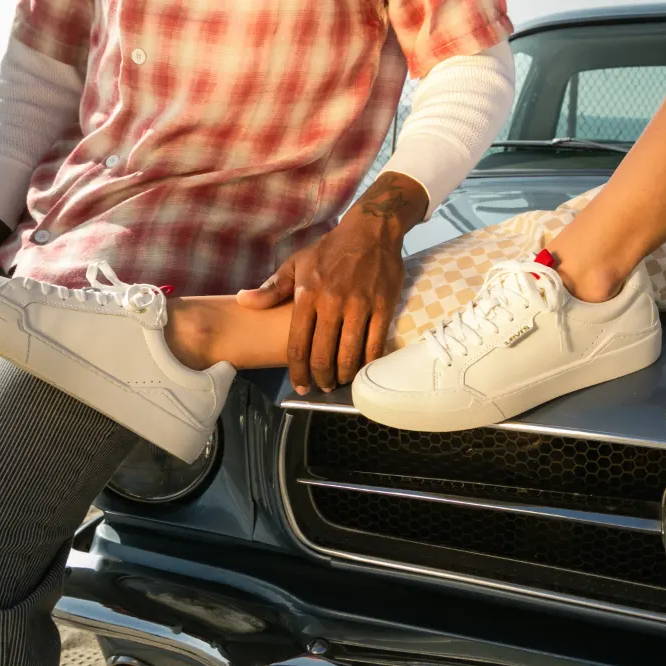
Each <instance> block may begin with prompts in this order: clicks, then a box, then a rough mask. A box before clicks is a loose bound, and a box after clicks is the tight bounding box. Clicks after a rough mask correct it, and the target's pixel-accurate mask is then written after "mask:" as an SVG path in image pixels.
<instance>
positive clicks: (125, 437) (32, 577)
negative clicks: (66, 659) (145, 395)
mask: <svg viewBox="0 0 666 666" xmlns="http://www.w3.org/2000/svg"><path fill="white" fill-rule="evenodd" d="M136 441H137V437H136V435H133V434H132V433H130V432H128V431H127V430H125V429H124V428H122V427H121V426H119V425H118V424H116V423H114V422H113V421H111V420H110V419H108V418H106V417H105V416H102V415H101V414H99V413H98V412H96V411H94V410H93V409H90V408H89V407H87V406H85V405H83V404H81V403H80V402H78V401H76V400H74V399H73V398H70V397H69V396H67V395H65V394H64V393H62V392H60V391H58V390H57V389H54V388H53V387H51V386H49V385H47V384H45V383H44V382H42V381H40V380H38V379H35V378H34V377H32V376H31V375H29V374H27V373H25V372H23V371H22V370H19V369H18V368H16V366H14V365H13V364H11V363H9V362H8V361H6V360H4V359H0V666H57V665H58V663H59V657H60V639H59V637H58V632H57V630H56V628H55V625H54V624H53V622H52V620H51V611H52V609H53V607H54V606H55V604H56V603H57V601H58V598H59V597H60V595H61V592H62V583H63V576H64V569H65V563H66V561H67V554H68V551H69V547H70V542H71V539H72V536H73V534H74V531H75V530H76V528H77V526H78V525H79V524H80V523H81V521H82V520H83V518H84V517H85V515H86V512H87V510H88V507H89V506H90V503H91V502H92V500H93V499H94V498H95V496H96V495H97V494H98V493H99V492H100V490H101V489H102V488H103V487H104V485H105V484H106V483H107V481H108V480H109V478H110V477H111V475H112V474H113V472H114V470H115V469H116V468H117V467H118V465H119V464H120V463H121V461H122V460H123V458H124V457H125V456H126V455H127V453H128V452H129V451H130V449H131V448H132V446H133V445H134V444H135V443H136Z"/></svg>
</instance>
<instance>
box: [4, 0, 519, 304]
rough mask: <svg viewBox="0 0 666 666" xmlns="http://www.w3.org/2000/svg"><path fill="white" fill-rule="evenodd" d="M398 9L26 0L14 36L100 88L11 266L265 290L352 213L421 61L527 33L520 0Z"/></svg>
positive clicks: (395, 2) (47, 180) (36, 185)
mask: <svg viewBox="0 0 666 666" xmlns="http://www.w3.org/2000/svg"><path fill="white" fill-rule="evenodd" d="M387 4H388V7H386V6H385V3H384V2H383V0H280V1H279V2H277V1H276V0H243V1H242V2H229V3H220V2H219V0H198V1H197V2H191V1H190V0H97V1H96V2H94V3H93V2H91V0H21V1H20V3H19V7H18V11H17V20H16V22H15V26H14V34H15V36H16V37H17V38H18V39H20V40H21V41H23V42H24V43H25V44H27V45H28V46H30V47H32V48H34V49H36V50H39V51H41V52H43V53H45V54H47V55H49V56H51V57H53V58H56V59H58V60H61V61H63V62H66V63H69V64H72V65H74V66H77V67H79V68H80V69H81V71H82V73H84V74H85V88H84V91H83V96H82V101H81V108H80V126H79V125H77V126H76V127H73V128H72V129H71V131H69V132H68V133H67V135H66V136H65V137H63V138H62V139H61V140H59V141H58V142H57V143H56V144H55V145H54V146H53V147H52V149H51V150H50V151H49V153H48V154H47V155H45V156H44V158H43V160H42V162H41V164H40V165H39V167H38V168H37V170H36V171H35V173H34V177H33V179H32V183H31V187H30V191H29V194H28V207H27V211H26V215H25V216H24V218H23V219H22V220H21V222H20V224H19V226H18V228H17V230H16V231H15V233H13V234H12V235H11V236H10V237H9V239H8V240H7V241H6V242H5V243H4V244H3V245H2V246H0V266H2V268H3V269H4V270H5V271H7V270H9V268H10V267H11V266H15V267H16V268H15V274H16V275H26V276H32V277H35V278H37V279H41V280H47V281H49V282H54V283H58V284H64V285H68V286H72V287H78V286H82V285H83V284H84V274H85V267H86V266H87V264H88V263H89V262H90V261H92V260H95V259H107V260H108V261H109V262H110V263H111V265H112V266H114V267H115V268H116V269H117V272H118V275H119V276H120V278H121V279H123V280H125V281H128V282H150V283H157V284H163V283H167V284H175V285H177V287H178V293H179V294H195V293H196V294H211V293H228V292H233V291H235V290H237V289H239V288H241V287H251V286H255V285H257V284H259V283H260V282H261V281H262V280H264V279H265V278H266V276H267V275H269V274H270V273H271V272H272V271H273V270H274V269H275V268H276V267H277V265H279V263H280V262H281V261H282V260H283V259H285V258H286V257H287V256H288V255H289V254H290V253H291V252H293V251H294V250H296V249H298V248H299V247H302V246H304V245H305V244H307V243H309V242H310V241H311V240H314V238H316V237H317V236H319V235H320V234H322V233H323V232H325V231H327V230H329V229H331V228H332V227H333V226H334V225H335V223H336V222H337V217H336V216H337V215H338V214H339V212H340V211H341V210H343V209H344V207H345V205H346V204H347V203H348V202H349V200H350V198H351V197H352V195H353V193H354V191H355V189H356V187H357V186H358V183H359V182H360V180H361V178H362V177H363V174H364V173H365V172H366V171H367V169H368V168H369V166H370V165H371V163H372V161H373V159H374V158H375V156H376V154H377V151H378V149H379V147H380V145H381V143H382V140H383V138H384V135H385V133H386V130H387V128H388V127H389V124H390V122H391V118H392V116H393V113H394V111H395V108H396V105H397V101H398V98H399V95H400V91H401V88H402V84H403V82H404V77H405V73H406V71H405V69H406V68H405V65H406V62H407V63H409V67H410V71H411V73H412V74H413V75H414V76H421V75H423V74H424V73H425V72H426V71H427V69H429V67H430V66H432V64H434V63H435V62H437V61H439V60H442V59H443V58H445V57H448V56H451V55H455V54H460V53H474V52H476V51H479V50H481V49H483V48H487V47H489V46H491V45H493V44H495V43H497V42H498V41H500V40H501V39H503V38H505V37H506V35H507V34H508V33H509V32H510V29H511V24H510V22H509V20H508V18H507V17H506V8H505V1H504V0H389V1H388V3H387ZM391 25H392V26H393V28H394V30H392V29H390V26H391ZM109 158H111V159H109ZM37 231H48V232H49V234H48V235H47V234H44V233H42V234H38V235H37V236H35V232H37ZM45 237H47V242H44V238H45ZM37 241H42V244H39V243H38V242H37Z"/></svg>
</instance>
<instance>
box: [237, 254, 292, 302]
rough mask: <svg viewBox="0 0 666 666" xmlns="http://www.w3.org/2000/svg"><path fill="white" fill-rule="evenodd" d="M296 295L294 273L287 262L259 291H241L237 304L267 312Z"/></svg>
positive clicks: (238, 294) (289, 262)
mask: <svg viewBox="0 0 666 666" xmlns="http://www.w3.org/2000/svg"><path fill="white" fill-rule="evenodd" d="M293 295H294V271H293V268H292V264H291V261H287V262H285V263H284V264H282V266H280V268H278V270H277V271H276V272H275V273H273V275H271V276H270V277H269V278H268V279H267V280H266V282H264V283H263V284H262V285H261V286H260V287H258V288H257V289H241V290H240V291H239V292H238V293H237V294H236V302H237V303H238V305H241V306H242V307H244V308H253V309H255V310H265V309H266V308H272V307H273V306H274V305H277V304H278V303H282V301H285V300H287V299H288V298H291V297H292V296H293Z"/></svg>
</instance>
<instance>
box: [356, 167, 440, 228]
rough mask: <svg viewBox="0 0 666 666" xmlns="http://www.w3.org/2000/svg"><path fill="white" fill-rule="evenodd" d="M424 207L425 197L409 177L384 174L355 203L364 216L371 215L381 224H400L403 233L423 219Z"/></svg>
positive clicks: (419, 187) (426, 200)
mask: <svg viewBox="0 0 666 666" xmlns="http://www.w3.org/2000/svg"><path fill="white" fill-rule="evenodd" d="M427 205H428V197H427V193H426V192H425V191H424V190H423V188H422V187H421V185H420V184H418V183H417V182H416V181H414V180H412V179H410V178H409V177H407V176H405V175H403V174H398V173H391V172H386V173H384V174H382V175H381V176H380V177H379V178H378V179H377V180H376V181H375V182H374V183H373V184H372V185H371V186H370V187H369V188H368V190H367V191H366V192H365V194H364V195H363V196H362V197H361V198H360V199H359V200H358V202H357V206H358V207H359V209H360V212H361V213H363V214H364V215H372V216H373V217H377V218H380V219H381V220H382V221H384V222H388V221H389V220H391V219H397V220H400V221H401V222H402V223H403V225H404V226H405V227H406V229H409V228H411V227H412V226H413V225H414V224H416V223H417V222H418V221H420V220H421V219H422V218H423V213H424V211H425V208H426V207H427Z"/></svg>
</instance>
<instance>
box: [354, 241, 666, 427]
mask: <svg viewBox="0 0 666 666" xmlns="http://www.w3.org/2000/svg"><path fill="white" fill-rule="evenodd" d="M546 255H547V256H546ZM549 256H550V255H548V253H547V252H546V253H545V254H544V253H543V252H542V253H540V255H538V257H537V259H539V261H537V260H536V259H535V260H534V261H525V262H521V261H505V262H501V263H499V264H497V265H496V266H494V267H493V268H492V269H491V270H490V271H489V273H488V275H487V276H486V279H485V282H484V284H483V286H482V288H481V290H480V292H479V293H478V295H477V297H476V298H475V299H474V300H473V301H472V302H471V303H469V304H468V305H467V307H466V308H465V309H464V310H463V311H462V312H461V313H457V314H456V315H455V316H454V317H453V318H452V319H451V320H450V321H449V322H447V323H443V324H440V325H438V326H437V327H436V328H435V329H433V330H431V331H428V332H427V333H426V334H425V335H424V337H423V338H422V339H421V340H420V341H419V342H417V343H415V344H412V345H409V346H407V347H404V348H403V349H399V350H398V351H395V352H393V353H392V354H389V355H388V356H385V357H383V358H380V359H378V360H377V361H374V362H372V363H370V364H368V365H367V366H365V367H364V368H362V369H361V371H360V372H359V373H358V375H357V376H356V378H355V380H354V383H353V385H352V396H353V401H354V405H355V406H356V407H357V408H358V409H359V411H360V412H361V413H362V414H363V415H364V416H366V417H368V418H369V419H372V420H374V421H378V422H379V423H382V424H384V425H388V426H392V427H395V428H403V429H405V430H423V431H431V432H445V431H452V430H465V429H468V428H478V427H482V426H487V425H490V424H493V423H498V422H500V421H503V420H505V419H508V418H511V417H513V416H516V415H517V414H520V413H522V412H524V411H526V410H528V409H531V408H532V407H536V406H537V405H540V404H542V403H544V402H547V401H548V400H551V399H553V398H556V397H558V396H560V395H564V394H565V393H570V392H571V391H575V390H577V389H581V388H584V387H586V386H591V385H593V384H598V383H600V382H604V381H607V380H610V379H614V378H616V377H620V376H622V375H626V374H628V373H630V372H635V371H637V370H640V369H642V368H644V367H646V366H648V365H650V364H651V363H653V362H654V361H655V360H656V359H657V358H658V357H659V355H660V353H661V323H660V320H659V314H658V311H657V307H656V305H655V302H654V299H653V297H652V293H651V286H650V280H649V277H648V274H647V271H646V269H645V266H644V265H643V264H642V263H641V264H640V265H639V266H638V267H637V268H636V269H635V270H634V272H633V273H632V274H631V275H630V277H629V278H628V280H627V281H626V282H625V284H624V286H623V288H622V290H621V291H620V293H619V294H617V296H615V297H614V298H612V299H610V300H608V301H605V302H603V303H587V302H584V301H580V300H578V299H577V298H575V297H574V296H573V295H571V294H570V293H569V291H568V290H567V289H566V287H565V286H564V284H563V283H562V280H561V278H560V276H559V275H558V273H557V272H556V271H555V270H553V269H552V268H551V267H550V266H549V265H548V264H549V263H550V262H549V261H547V260H546V259H547V257H549Z"/></svg>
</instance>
